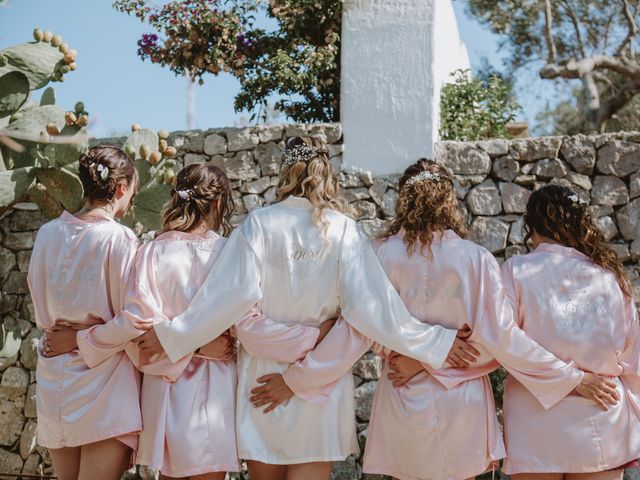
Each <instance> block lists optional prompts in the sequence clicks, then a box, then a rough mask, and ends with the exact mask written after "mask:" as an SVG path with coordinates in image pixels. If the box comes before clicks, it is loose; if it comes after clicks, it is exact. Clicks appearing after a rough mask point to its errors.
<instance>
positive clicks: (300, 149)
mask: <svg viewBox="0 0 640 480" xmlns="http://www.w3.org/2000/svg"><path fill="white" fill-rule="evenodd" d="M317 155H318V149H317V148H316V147H314V146H312V145H296V146H295V147H290V148H285V150H284V155H283V157H282V167H283V168H284V167H286V166H287V165H292V164H294V163H298V162H305V163H306V162H308V161H310V160H313V159H314V158H316V156H317Z"/></svg>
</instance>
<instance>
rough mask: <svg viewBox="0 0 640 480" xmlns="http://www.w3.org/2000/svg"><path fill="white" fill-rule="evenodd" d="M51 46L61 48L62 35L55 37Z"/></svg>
mask: <svg viewBox="0 0 640 480" xmlns="http://www.w3.org/2000/svg"><path fill="white" fill-rule="evenodd" d="M51 45H52V46H54V47H59V46H60V45H62V37H61V36H60V35H54V36H53V37H52V38H51Z"/></svg>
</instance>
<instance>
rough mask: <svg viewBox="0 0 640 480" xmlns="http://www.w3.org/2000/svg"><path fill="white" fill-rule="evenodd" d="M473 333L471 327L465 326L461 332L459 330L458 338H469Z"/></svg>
mask: <svg viewBox="0 0 640 480" xmlns="http://www.w3.org/2000/svg"><path fill="white" fill-rule="evenodd" d="M472 333H473V331H472V330H471V327H469V325H467V324H465V325H464V327H462V328H461V329H460V330H458V333H457V335H456V336H457V337H458V338H463V339H464V338H469V337H470V336H471V334H472Z"/></svg>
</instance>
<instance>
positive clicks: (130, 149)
mask: <svg viewBox="0 0 640 480" xmlns="http://www.w3.org/2000/svg"><path fill="white" fill-rule="evenodd" d="M124 153H126V154H127V157H129V158H130V159H132V160H133V159H134V158H136V147H134V146H133V145H126V146H125V147H124Z"/></svg>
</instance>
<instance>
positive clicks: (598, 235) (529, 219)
mask: <svg viewBox="0 0 640 480" xmlns="http://www.w3.org/2000/svg"><path fill="white" fill-rule="evenodd" d="M523 220H524V224H523V226H522V230H523V233H524V234H525V238H524V243H525V245H526V244H527V242H528V241H529V239H531V237H533V234H534V233H538V235H542V236H544V237H547V238H551V239H553V240H555V241H556V242H558V243H561V244H563V245H567V246H569V247H572V248H575V249H576V250H578V251H580V252H582V253H584V254H585V255H587V256H588V257H589V258H591V260H593V261H594V262H595V263H596V264H597V265H599V266H600V267H602V268H605V269H607V270H610V271H612V272H613V273H614V274H615V275H616V277H617V279H618V284H619V285H620V288H621V289H622V291H623V292H624V293H625V295H628V296H631V288H630V286H629V282H628V280H627V277H626V275H625V271H624V267H623V266H622V263H621V262H620V260H619V259H618V257H617V255H616V254H615V252H614V251H613V250H611V249H610V248H609V247H607V245H606V244H605V239H604V236H603V235H602V232H600V230H598V228H597V227H596V226H595V224H594V222H593V220H592V218H591V214H590V213H589V208H588V206H587V203H586V202H585V201H584V200H581V199H580V197H578V195H577V194H576V193H575V192H573V191H571V190H570V189H568V188H567V187H562V186H559V185H547V186H544V187H542V188H540V189H539V190H536V191H535V192H533V193H532V194H531V196H530V197H529V201H528V202H527V211H526V213H525V214H524V219H523Z"/></svg>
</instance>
